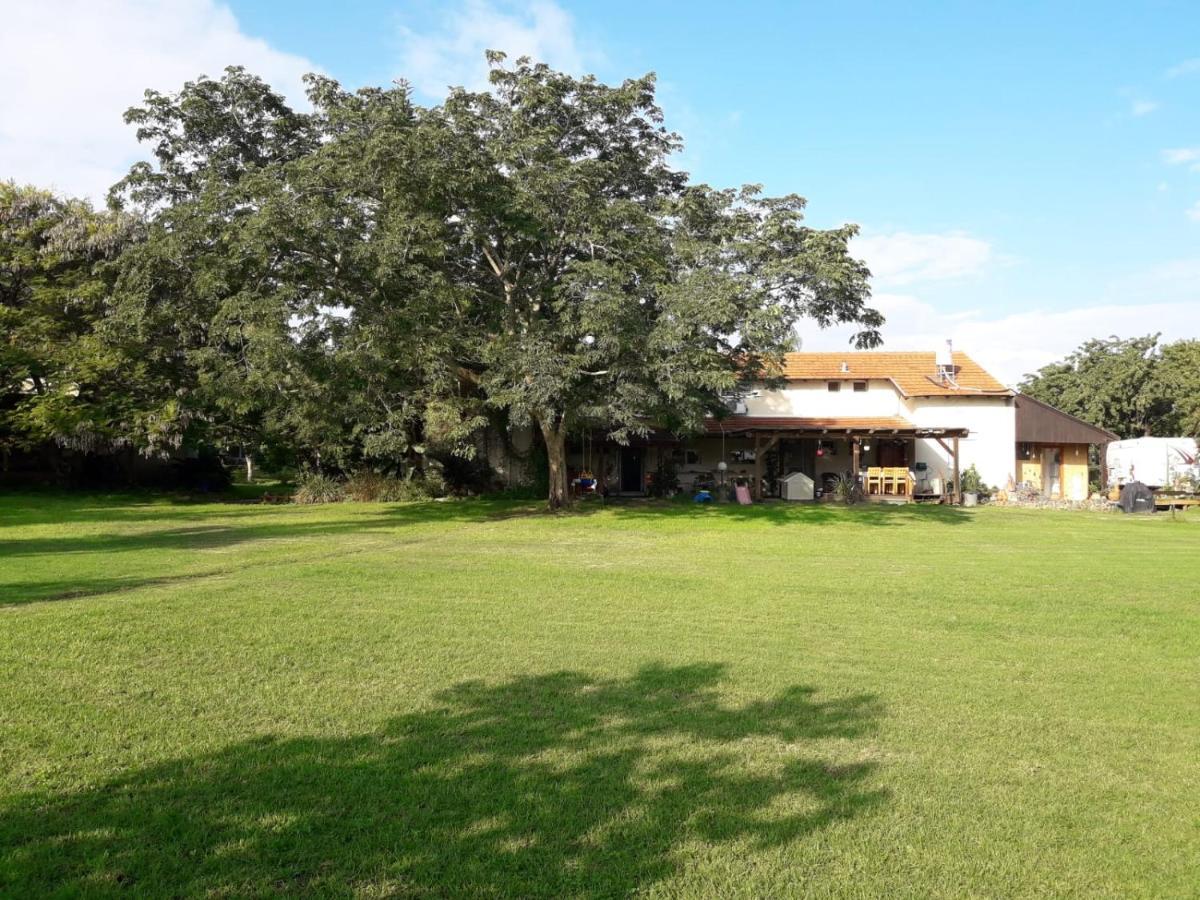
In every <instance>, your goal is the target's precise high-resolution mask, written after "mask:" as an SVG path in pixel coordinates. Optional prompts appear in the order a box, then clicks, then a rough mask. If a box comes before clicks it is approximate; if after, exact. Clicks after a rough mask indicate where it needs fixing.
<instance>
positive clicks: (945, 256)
mask: <svg viewBox="0 0 1200 900" xmlns="http://www.w3.org/2000/svg"><path fill="white" fill-rule="evenodd" d="M850 250H851V252H852V253H853V254H854V255H855V256H857V257H859V258H861V259H863V260H865V261H866V263H867V266H868V267H869V268H870V269H871V274H872V276H873V281H874V283H875V284H876V285H877V286H881V287H898V286H902V285H908V284H914V283H917V282H922V281H942V280H946V279H950V278H962V277H965V276H969V275H975V274H978V273H979V272H981V271H982V270H983V269H984V267H985V266H987V264H988V263H989V262H991V261H992V259H993V255H992V247H991V244H989V243H988V242H987V241H983V240H980V239H979V238H974V237H971V236H969V235H967V234H963V233H961V232H956V231H951V232H946V233H942V234H938V233H928V234H919V233H912V232H907V231H898V232H895V233H894V234H881V235H870V236H867V237H858V238H855V239H854V242H853V243H852V244H851V248H850Z"/></svg>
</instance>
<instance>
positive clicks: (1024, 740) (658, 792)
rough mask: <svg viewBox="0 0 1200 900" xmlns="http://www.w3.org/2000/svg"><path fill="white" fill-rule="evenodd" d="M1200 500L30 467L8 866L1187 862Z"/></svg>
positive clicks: (122, 878)
mask: <svg viewBox="0 0 1200 900" xmlns="http://www.w3.org/2000/svg"><path fill="white" fill-rule="evenodd" d="M1190 516H1191V514H1186V515H1184V516H1182V517H1180V518H1179V519H1177V520H1174V521H1172V520H1171V519H1169V518H1167V517H1160V518H1158V519H1151V518H1138V519H1134V518H1124V517H1119V516H1108V515H1100V514H1085V513H1054V512H1044V511H1025V510H1003V509H989V508H983V509H978V510H971V511H968V510H962V509H956V508H917V507H900V508H897V507H864V506H859V507H854V508H830V507H825V506H820V507H812V506H806V507H785V506H781V505H768V506H755V507H749V508H743V507H730V506H724V507H717V508H703V507H701V508H697V507H694V506H685V505H669V504H664V505H661V506H654V505H636V506H635V505H630V506H609V507H606V508H599V507H598V506H585V507H584V508H583V509H581V510H580V511H578V512H577V513H572V514H567V515H549V514H545V513H541V512H538V511H537V510H535V509H533V508H531V507H528V506H523V505H519V504H512V503H500V502H469V503H441V504H436V503H435V504H424V505H422V504H414V505H365V504H364V505H356V504H341V505H331V506H326V507H311V508H310V507H247V506H231V505H214V504H209V505H201V504H175V503H169V502H166V501H154V500H146V499H144V498H143V499H138V498H120V497H91V498H86V497H84V498H81V497H72V498H67V497H57V496H54V495H25V496H21V495H17V496H14V495H9V496H6V497H3V498H0V616H2V617H3V622H4V627H3V628H0V725H2V726H3V734H4V740H3V741H2V742H0V893H3V894H5V895H16V896H22V895H38V894H46V893H53V892H60V893H89V894H104V893H116V892H118V891H122V890H129V889H131V890H133V891H135V892H142V893H146V894H183V895H197V894H203V893H215V894H223V895H247V894H249V895H255V894H265V893H273V892H278V891H293V892H311V893H331V894H348V893H361V894H368V895H369V894H416V895H475V896H479V895H483V896H579V897H600V896H614V895H625V894H628V893H631V892H640V893H645V894H648V895H651V896H696V897H701V896H704V897H707V896H768V895H773V896H779V895H797V894H800V895H803V894H816V895H845V896H862V895H874V896H878V895H883V894H887V895H909V896H938V895H941V896H951V895H952V896H961V895H963V894H977V895H999V894H1003V895H1029V894H1056V895H1074V896H1087V897H1095V896H1130V895H1186V894H1187V893H1188V892H1189V891H1190V890H1192V889H1193V888H1194V874H1195V872H1194V860H1195V859H1196V857H1197V854H1198V853H1200V844H1198V841H1200V839H1198V837H1197V834H1196V831H1195V822H1194V810H1195V807H1196V804H1197V801H1198V799H1200V796H1198V794H1197V791H1198V790H1200V788H1198V787H1197V784H1196V780H1195V778H1194V772H1195V760H1196V758H1197V754H1198V752H1200V722H1198V721H1197V719H1196V715H1195V697H1196V696H1197V692H1198V691H1200V683H1198V681H1200V673H1197V670H1196V667H1195V659H1196V658H1197V653H1198V651H1200V623H1198V622H1197V619H1196V616H1195V601H1194V590H1192V586H1193V585H1194V583H1195V582H1196V580H1197V576H1198V575H1200V562H1198V561H1197V558H1196V555H1195V552H1194V548H1195V546H1196V540H1197V539H1198V538H1200V531H1198V530H1197V529H1198V528H1200V518H1196V517H1190ZM1097 547H1114V548H1115V547H1120V548H1121V549H1120V552H1121V557H1122V561H1121V572H1114V571H1112V569H1111V568H1109V567H1106V566H1104V565H1103V564H1100V563H1097V552H1096V548H1097ZM1130 571H1136V572H1137V573H1138V574H1137V577H1136V578H1132V579H1131V578H1124V577H1121V575H1122V573H1128V572H1130Z"/></svg>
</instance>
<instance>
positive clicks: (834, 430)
mask: <svg viewBox="0 0 1200 900" xmlns="http://www.w3.org/2000/svg"><path fill="white" fill-rule="evenodd" d="M706 431H707V433H708V434H709V435H710V436H712V437H720V438H722V440H723V441H727V440H729V439H734V440H737V441H738V442H739V443H740V444H741V445H742V446H743V447H744V448H745V450H746V451H748V452H746V453H745V456H746V458H747V459H746V461H747V462H749V463H751V464H752V470H750V471H747V472H746V473H745V474H746V476H747V480H748V481H749V482H750V487H751V493H752V496H753V497H754V499H755V500H762V499H763V498H764V495H765V494H764V481H767V480H769V481H770V482H771V485H770V487H769V488H768V489H769V490H770V489H771V488H774V490H771V493H772V494H773V495H774V494H777V493H778V489H777V487H775V486H776V485H778V483H779V481H780V479H782V478H785V477H786V476H787V475H789V474H792V473H795V472H802V473H804V474H805V475H807V476H809V477H810V478H812V479H813V482H814V484H815V486H816V488H817V489H818V490H821V491H826V490H828V489H829V488H830V486H831V485H832V484H833V483H834V482H835V481H836V479H838V478H839V477H842V476H844V475H845V474H846V473H848V472H853V473H856V477H857V478H858V481H859V484H860V485H861V487H862V490H863V493H864V495H865V496H866V498H867V499H877V500H894V499H903V500H914V499H937V498H942V497H946V496H949V497H950V499H951V500H952V501H953V502H955V503H959V502H961V499H962V495H961V486H960V480H961V479H960V466H959V441H960V439H962V438H965V437H967V435H968V430H967V429H965V428H949V427H925V426H918V425H915V424H914V423H912V422H909V421H908V420H906V419H902V418H899V417H881V418H830V419H815V418H796V417H790V416H789V417H753V416H737V417H733V418H729V419H724V420H720V421H717V420H713V421H711V422H709V423H708V424H707V427H706ZM918 440H929V441H933V442H935V443H937V444H938V445H939V446H940V447H941V448H942V449H943V450H944V451H945V452H946V454H947V455H948V457H949V459H950V469H951V471H950V472H949V473H948V475H949V481H950V490H949V492H947V490H946V488H945V486H944V485H943V483H942V482H941V479H940V478H936V477H925V476H926V473H925V470H924V467H923V464H921V463H918V462H917V461H916V456H917V453H916V447H915V444H916V442H917V441H918ZM768 458H771V460H772V464H771V468H772V469H773V470H774V471H773V473H772V474H773V476H774V477H773V478H771V479H767V478H765V475H766V469H767V465H766V461H767V459H768Z"/></svg>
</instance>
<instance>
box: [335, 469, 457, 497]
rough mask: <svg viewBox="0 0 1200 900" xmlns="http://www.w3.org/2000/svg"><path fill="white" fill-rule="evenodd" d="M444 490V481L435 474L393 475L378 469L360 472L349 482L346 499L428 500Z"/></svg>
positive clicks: (347, 483) (346, 488)
mask: <svg viewBox="0 0 1200 900" xmlns="http://www.w3.org/2000/svg"><path fill="white" fill-rule="evenodd" d="M443 493H445V484H444V483H443V482H442V481H441V480H440V479H439V478H437V477H436V475H431V474H427V475H424V476H421V475H415V474H414V475H411V476H409V477H408V478H391V477H389V476H387V475H380V474H379V473H377V472H359V473H357V474H356V475H354V476H352V477H351V478H350V480H349V481H347V482H346V487H345V494H346V499H348V500H355V501H358V502H360V503H404V502H407V501H412V500H429V499H432V498H433V497H440V496H441V495H442V494H443Z"/></svg>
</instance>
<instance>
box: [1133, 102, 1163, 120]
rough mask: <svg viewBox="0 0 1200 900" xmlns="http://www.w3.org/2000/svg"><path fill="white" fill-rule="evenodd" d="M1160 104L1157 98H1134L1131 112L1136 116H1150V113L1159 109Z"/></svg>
mask: <svg viewBox="0 0 1200 900" xmlns="http://www.w3.org/2000/svg"><path fill="white" fill-rule="evenodd" d="M1158 107H1159V104H1158V101H1156V100H1134V101H1133V103H1132V104H1131V105H1130V108H1129V112H1130V113H1131V114H1133V115H1134V116H1137V117H1139V118H1140V117H1141V116H1148V115H1150V113H1152V112H1154V111H1155V110H1156V109H1158Z"/></svg>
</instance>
